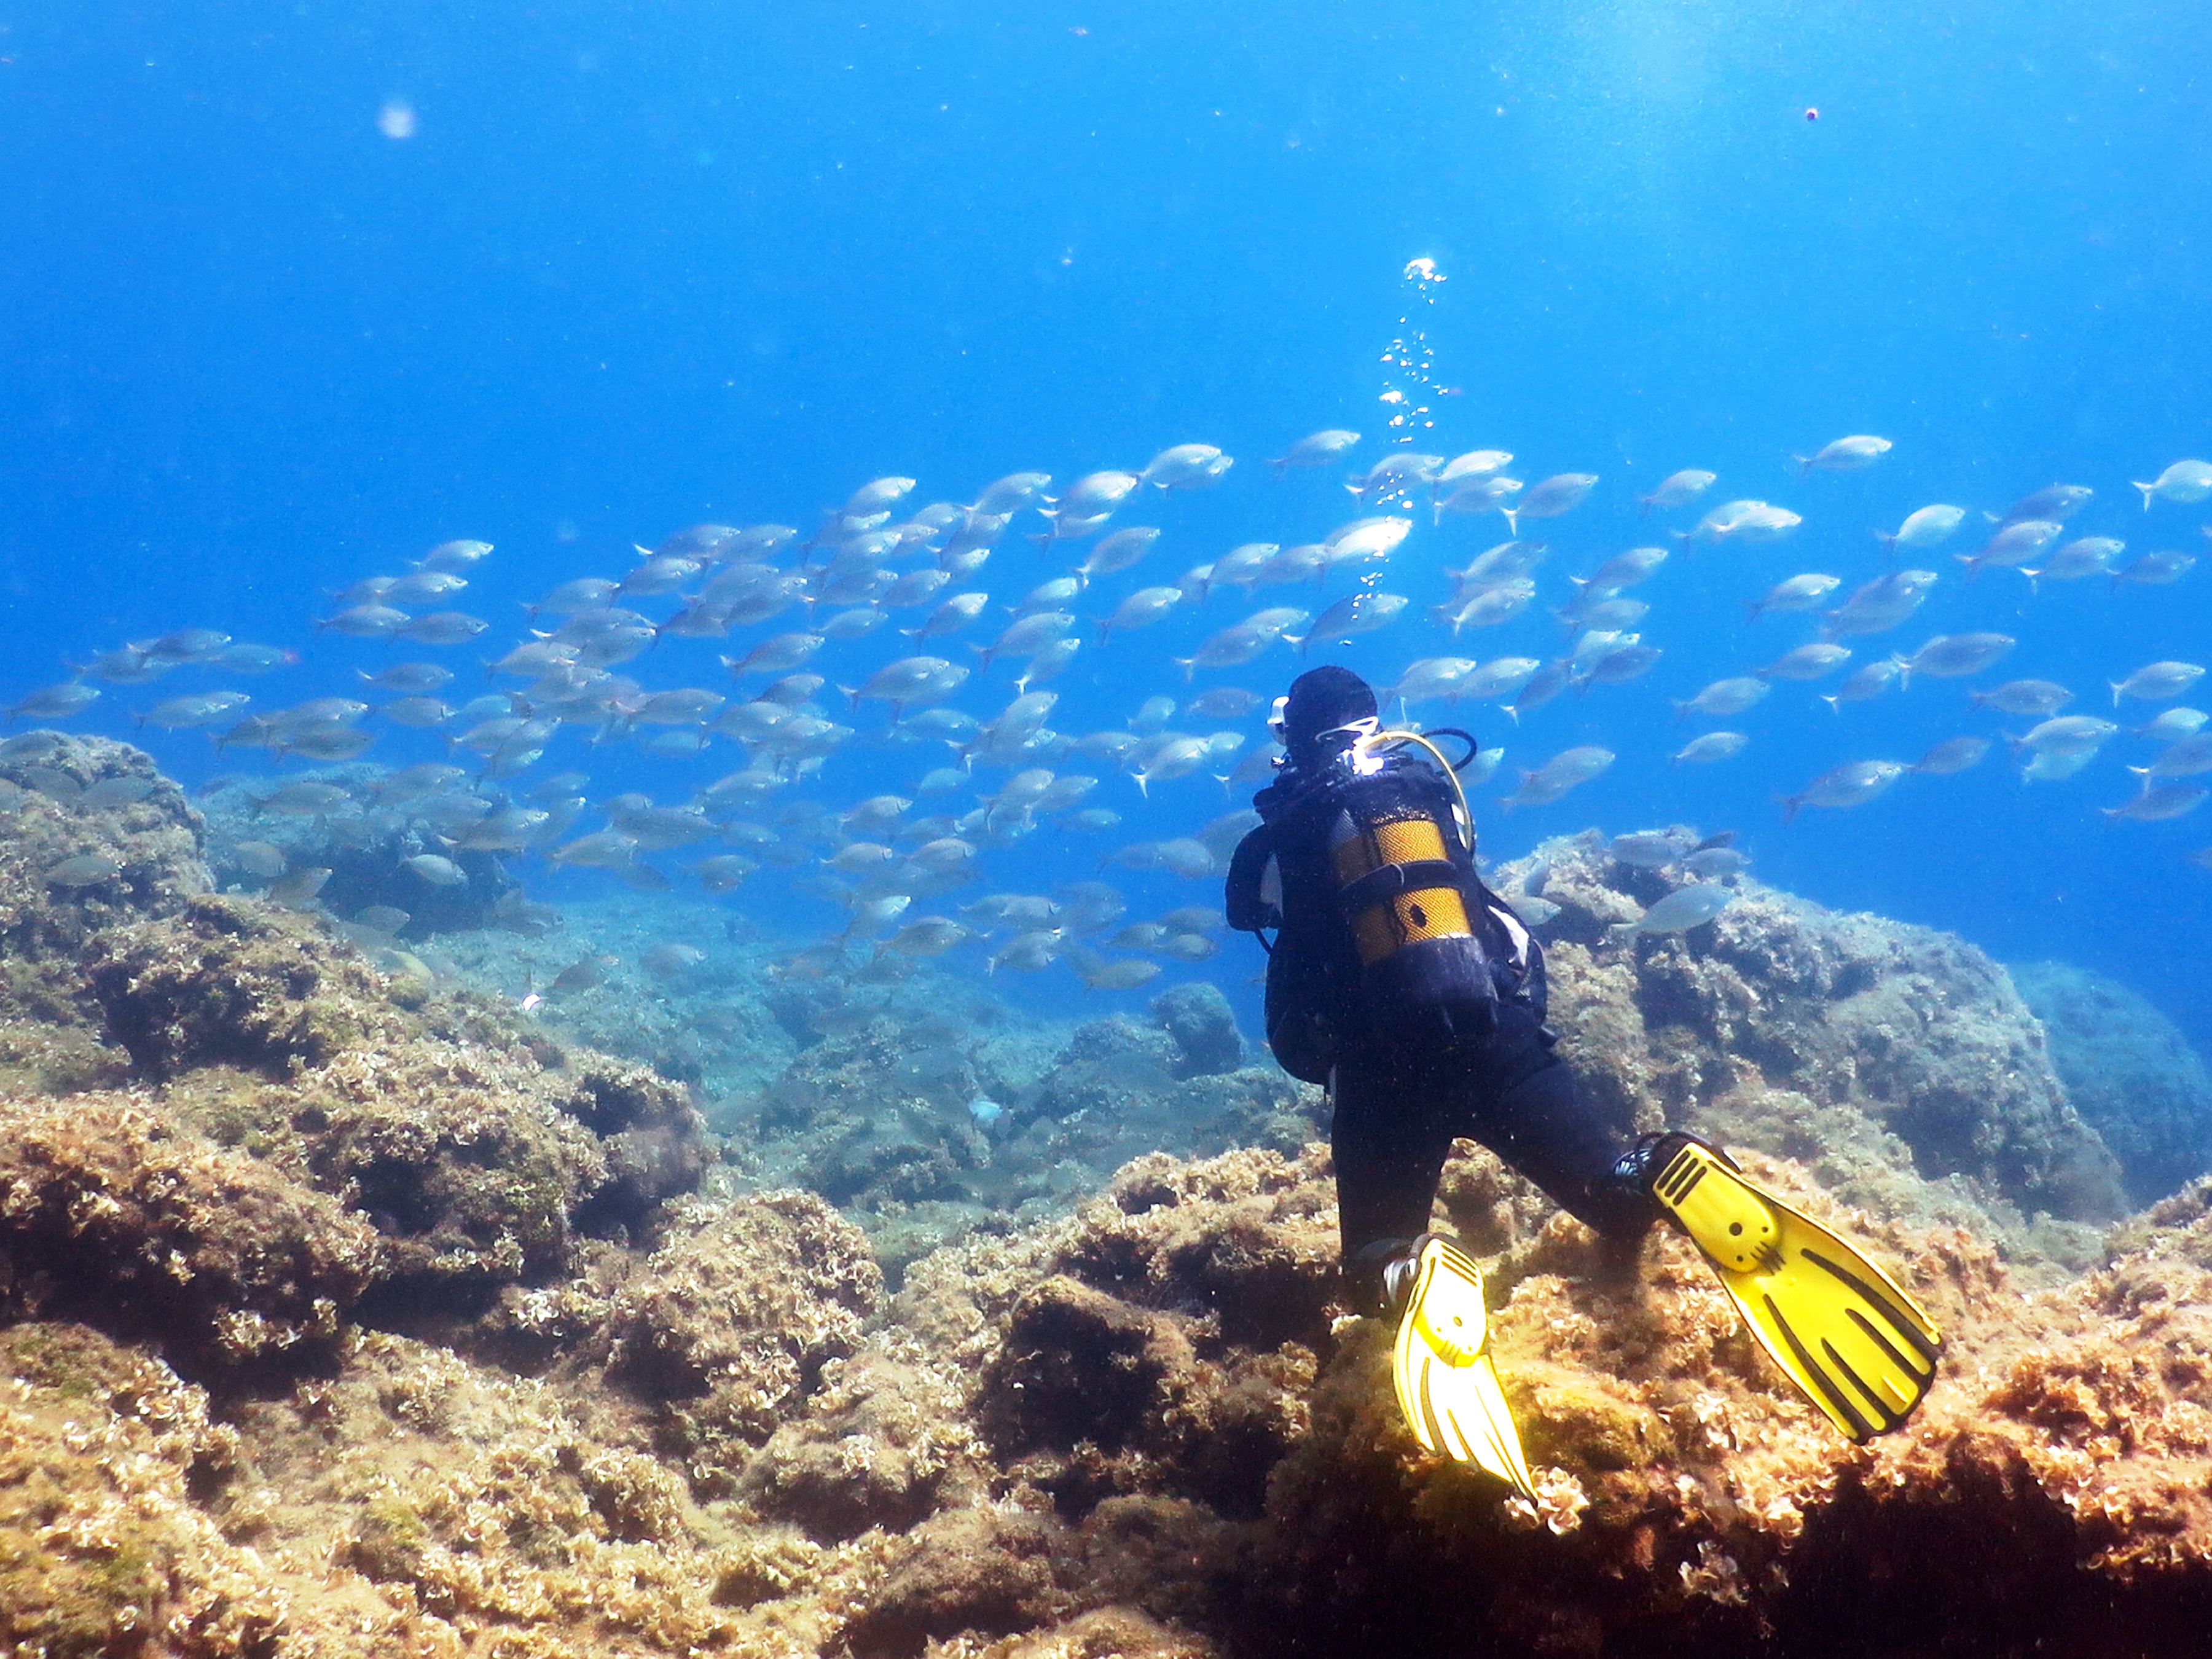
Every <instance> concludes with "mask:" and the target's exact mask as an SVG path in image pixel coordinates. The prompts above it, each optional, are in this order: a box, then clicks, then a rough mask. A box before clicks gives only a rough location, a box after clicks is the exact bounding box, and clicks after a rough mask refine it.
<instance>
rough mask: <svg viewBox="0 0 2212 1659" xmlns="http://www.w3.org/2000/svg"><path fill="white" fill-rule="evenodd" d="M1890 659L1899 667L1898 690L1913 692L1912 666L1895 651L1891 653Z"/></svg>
mask: <svg viewBox="0 0 2212 1659" xmlns="http://www.w3.org/2000/svg"><path fill="white" fill-rule="evenodd" d="M1889 659H1890V660H1891V661H1892V662H1893V663H1895V664H1896V665H1897V689H1898V690H1900V691H1910V690H1912V665H1911V663H1910V662H1908V661H1906V660H1905V659H1904V658H1903V657H1900V656H1899V655H1898V654H1897V653H1895V652H1891V653H1890V656H1889Z"/></svg>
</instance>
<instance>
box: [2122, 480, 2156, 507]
mask: <svg viewBox="0 0 2212 1659" xmlns="http://www.w3.org/2000/svg"><path fill="white" fill-rule="evenodd" d="M2128 482H2129V483H2135V480H2134V479H2132V478H2130V480H2128ZM2136 489H2140V490H2142V493H2143V511H2144V512H2146V513H2148V512H2149V511H2150V498H2151V497H2152V496H2153V495H2156V494H2157V493H2158V486H2157V485H2156V484H2154V483H2138V484H2136Z"/></svg>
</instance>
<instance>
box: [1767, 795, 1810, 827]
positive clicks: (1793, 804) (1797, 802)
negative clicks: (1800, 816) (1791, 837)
mask: <svg viewBox="0 0 2212 1659" xmlns="http://www.w3.org/2000/svg"><path fill="white" fill-rule="evenodd" d="M1774 799H1775V804H1776V805H1778V806H1780V807H1781V808H1782V821H1783V823H1796V821H1797V809H1798V808H1799V807H1801V806H1802V805H1804V804H1805V798H1804V797H1803V796H1802V795H1777V796H1776V797H1775V798H1774Z"/></svg>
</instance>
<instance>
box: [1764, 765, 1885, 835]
mask: <svg viewBox="0 0 2212 1659" xmlns="http://www.w3.org/2000/svg"><path fill="white" fill-rule="evenodd" d="M1909 771H1911V768H1910V767H1908V766H1906V765H1905V763H1903V762H1902V761H1887V760H1876V761H1851V762H1849V763H1846V764H1844V765H1842V766H1838V767H1837V768H1835V769H1833V770H1832V771H1827V772H1823V773H1822V774H1820V776H1819V777H1817V778H1815V779H1814V780H1813V781H1812V782H1810V783H1808V784H1807V785H1806V786H1805V787H1803V788H1802V789H1801V790H1799V791H1798V792H1797V793H1796V794H1794V795H1784V796H1783V797H1782V798H1781V800H1782V821H1783V822H1784V823H1790V822H1791V821H1792V820H1794V819H1795V818H1796V816H1797V814H1798V812H1799V811H1800V810H1801V809H1802V808H1804V807H1808V806H1826V807H1832V808H1838V809H1841V808H1844V807H1850V806H1863V805H1866V804H1867V802H1869V801H1870V800H1872V799H1874V798H1875V796H1877V795H1879V794H1881V793H1883V792H1884V791H1886V790H1887V789H1888V787H1890V785H1892V784H1893V783H1895V782H1896V781H1898V780H1899V778H1901V777H1903V776H1904V775H1905V774H1906V773H1907V772H1909Z"/></svg>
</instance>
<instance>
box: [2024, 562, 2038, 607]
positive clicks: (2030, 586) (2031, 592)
mask: <svg viewBox="0 0 2212 1659" xmlns="http://www.w3.org/2000/svg"><path fill="white" fill-rule="evenodd" d="M2020 574H2021V575H2023V576H2025V577H2027V592H2028V596H2029V597H2030V598H2031V599H2032V598H2033V597H2034V596H2035V595H2037V594H2039V593H2040V592H2043V589H2042V588H2041V587H2040V586H2038V585H2037V583H2036V580H2035V579H2036V578H2037V577H2038V576H2040V575H2041V574H2043V573H2042V572H2041V571H2040V570H2030V569H2029V568H2027V566H2026V565H2022V566H2021V567H2020Z"/></svg>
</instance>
